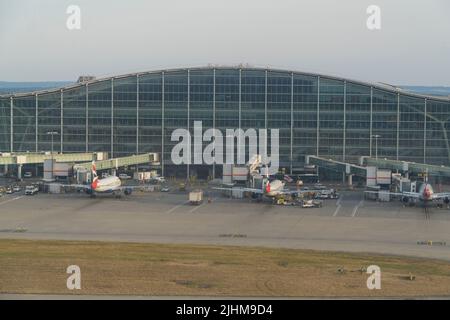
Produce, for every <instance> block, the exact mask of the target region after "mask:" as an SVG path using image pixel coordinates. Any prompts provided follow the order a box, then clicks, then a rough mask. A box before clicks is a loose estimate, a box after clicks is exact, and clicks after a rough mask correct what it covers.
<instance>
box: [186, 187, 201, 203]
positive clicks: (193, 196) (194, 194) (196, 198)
mask: <svg viewBox="0 0 450 320" xmlns="http://www.w3.org/2000/svg"><path fill="white" fill-rule="evenodd" d="M202 202H203V191H202V190H194V191H191V192H189V203H190V204H193V205H199V204H201V203H202Z"/></svg>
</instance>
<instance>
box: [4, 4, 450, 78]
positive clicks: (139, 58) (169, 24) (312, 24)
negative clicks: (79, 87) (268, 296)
mask: <svg viewBox="0 0 450 320" xmlns="http://www.w3.org/2000/svg"><path fill="white" fill-rule="evenodd" d="M70 5H77V6H79V8H80V10H81V15H80V18H81V19H80V21H81V28H80V29H79V30H69V29H68V28H67V26H66V22H67V19H68V18H69V16H70V14H68V13H66V10H67V8H68V6H70ZM369 5H377V6H379V8H380V10H381V11H380V13H381V15H380V17H381V29H379V30H369V29H368V28H367V26H366V21H367V19H368V18H369V14H368V13H367V12H366V10H367V8H368V6H369ZM241 63H242V64H249V65H252V66H258V67H274V68H282V69H288V70H296V71H305V72H314V73H321V74H330V75H334V76H340V77H344V78H349V79H355V80H361V81H367V82H373V83H375V82H384V83H389V84H393V85H434V86H438V85H443V86H450V1H448V0H427V1H425V0H370V1H366V0H345V1H342V0H307V1H306V0H147V1H145V0H132V1H122V0H95V1H94V0H40V1H35V0H14V1H12V0H0V81H58V80H76V79H77V78H78V76H80V75H94V76H97V77H104V76H112V75H120V74H125V73H131V72H140V71H150V70H154V69H165V68H173V67H190V66H204V65H208V64H214V65H237V64H241Z"/></svg>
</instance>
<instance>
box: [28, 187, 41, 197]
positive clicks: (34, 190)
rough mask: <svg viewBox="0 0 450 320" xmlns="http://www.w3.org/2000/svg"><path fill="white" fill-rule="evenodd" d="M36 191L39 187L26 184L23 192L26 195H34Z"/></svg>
mask: <svg viewBox="0 0 450 320" xmlns="http://www.w3.org/2000/svg"><path fill="white" fill-rule="evenodd" d="M38 192H39V189H38V188H37V187H36V186H26V187H25V194H26V195H29V196H34V195H35V194H36V193H38Z"/></svg>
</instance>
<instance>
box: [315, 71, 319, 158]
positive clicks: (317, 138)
mask: <svg viewBox="0 0 450 320" xmlns="http://www.w3.org/2000/svg"><path fill="white" fill-rule="evenodd" d="M319 130H320V76H317V125H316V156H319V142H320V136H319Z"/></svg>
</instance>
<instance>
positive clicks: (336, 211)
mask: <svg viewBox="0 0 450 320" xmlns="http://www.w3.org/2000/svg"><path fill="white" fill-rule="evenodd" d="M340 209H341V205H340V204H338V206H337V208H336V210H335V211H334V213H333V217H336V216H337V214H338V212H339V210H340Z"/></svg>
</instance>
